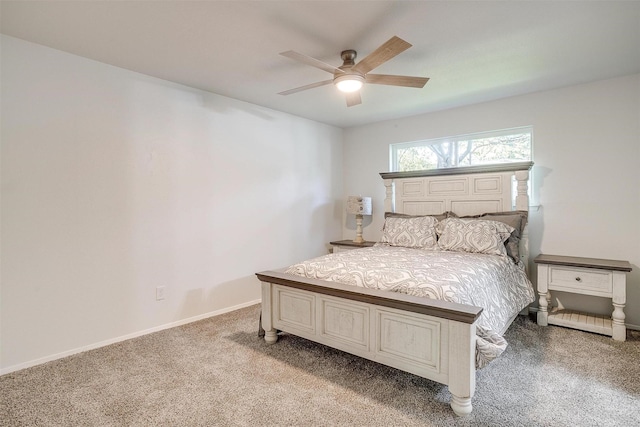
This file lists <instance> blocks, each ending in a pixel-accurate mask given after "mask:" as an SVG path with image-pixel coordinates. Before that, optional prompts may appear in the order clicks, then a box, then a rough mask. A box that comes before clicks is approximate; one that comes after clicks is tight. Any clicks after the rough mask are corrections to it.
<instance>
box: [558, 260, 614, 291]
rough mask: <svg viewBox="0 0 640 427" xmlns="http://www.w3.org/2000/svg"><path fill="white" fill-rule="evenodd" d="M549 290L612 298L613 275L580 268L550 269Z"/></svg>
mask: <svg viewBox="0 0 640 427" xmlns="http://www.w3.org/2000/svg"><path fill="white" fill-rule="evenodd" d="M549 289H550V290H557V291H563V290H564V291H570V292H579V293H585V294H591V295H593V294H595V295H604V296H611V294H612V292H613V275H612V274H611V272H610V271H603V270H594V269H589V268H578V267H560V266H551V267H549Z"/></svg>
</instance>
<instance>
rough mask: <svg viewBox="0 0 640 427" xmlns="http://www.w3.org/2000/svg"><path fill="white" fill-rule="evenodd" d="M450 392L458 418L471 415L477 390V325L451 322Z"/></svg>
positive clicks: (452, 406) (452, 405) (452, 407)
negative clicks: (472, 403) (472, 399)
mask: <svg viewBox="0 0 640 427" xmlns="http://www.w3.org/2000/svg"><path fill="white" fill-rule="evenodd" d="M448 385H449V392H450V393H451V403H450V404H451V409H453V412H455V413H456V415H458V416H461V417H462V416H465V415H469V414H470V413H471V411H472V409H473V406H472V405H471V398H472V397H473V393H474V392H475V389H476V325H475V323H471V324H469V323H461V322H455V321H451V322H449V381H448Z"/></svg>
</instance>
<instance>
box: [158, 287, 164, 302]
mask: <svg viewBox="0 0 640 427" xmlns="http://www.w3.org/2000/svg"><path fill="white" fill-rule="evenodd" d="M163 299H164V286H158V287H157V288H156V301H160V300H163Z"/></svg>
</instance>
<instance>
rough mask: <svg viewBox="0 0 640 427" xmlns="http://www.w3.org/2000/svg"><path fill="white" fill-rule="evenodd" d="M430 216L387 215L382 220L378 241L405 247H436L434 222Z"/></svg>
mask: <svg viewBox="0 0 640 427" xmlns="http://www.w3.org/2000/svg"><path fill="white" fill-rule="evenodd" d="M437 223H438V220H437V219H435V218H434V217H431V216H419V217H409V218H403V217H389V218H387V219H385V220H384V227H383V228H382V237H381V238H380V243H386V244H388V245H389V246H404V247H406V248H420V249H427V250H430V249H438V235H437V234H436V228H435V226H436V224H437Z"/></svg>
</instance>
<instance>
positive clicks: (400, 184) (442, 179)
mask: <svg viewBox="0 0 640 427" xmlns="http://www.w3.org/2000/svg"><path fill="white" fill-rule="evenodd" d="M532 166H533V162H519V163H505V164H499V165H488V166H469V167H460V168H448V169H437V170H425V171H412V172H383V173H381V174H380V176H382V178H383V179H384V185H385V187H386V197H385V200H384V208H385V212H395V213H403V214H409V215H438V214H441V213H443V212H446V211H451V212H454V213H455V214H457V215H458V216H466V215H480V214H483V213H487V212H505V211H512V210H518V211H529V196H528V182H529V170H530V169H531V167H532ZM520 249H521V254H522V256H521V258H522V261H523V262H524V264H525V266H526V267H527V268H528V264H529V262H528V261H529V260H528V254H529V239H528V232H527V228H525V230H524V233H523V236H522V238H521V241H520Z"/></svg>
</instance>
